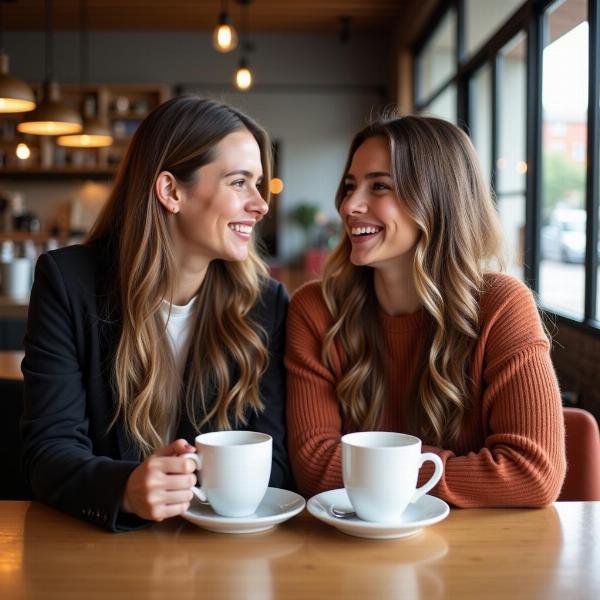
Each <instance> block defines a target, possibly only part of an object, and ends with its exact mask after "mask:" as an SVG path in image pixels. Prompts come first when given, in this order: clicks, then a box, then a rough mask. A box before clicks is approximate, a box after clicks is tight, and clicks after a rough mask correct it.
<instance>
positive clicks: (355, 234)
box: [348, 222, 383, 244]
mask: <svg viewBox="0 0 600 600" xmlns="http://www.w3.org/2000/svg"><path fill="white" fill-rule="evenodd" d="M348 229H349V230H350V241H351V242H352V243H353V244H360V243H364V242H368V241H369V240H372V239H373V238H375V237H377V236H378V235H379V234H380V233H381V232H382V231H383V227H382V226H381V225H375V224H373V223H363V222H354V223H349V224H348Z"/></svg>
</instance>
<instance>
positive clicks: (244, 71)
mask: <svg viewBox="0 0 600 600" xmlns="http://www.w3.org/2000/svg"><path fill="white" fill-rule="evenodd" d="M251 1H252V0H237V2H238V4H239V5H240V6H241V27H240V34H241V38H242V44H241V47H242V55H241V56H240V60H239V62H238V68H237V71H236V72H235V78H234V80H233V82H234V83H235V87H237V89H238V90H240V91H241V92H246V91H248V90H249V89H250V88H251V87H252V86H253V85H254V75H253V74H252V71H251V70H250V63H249V61H248V56H247V55H248V53H250V52H251V51H252V50H253V46H252V44H251V43H250V42H249V41H248V40H247V34H248V6H249V5H250V2H251Z"/></svg>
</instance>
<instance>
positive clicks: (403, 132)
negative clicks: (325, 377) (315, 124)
mask: <svg viewBox="0 0 600 600" xmlns="http://www.w3.org/2000/svg"><path fill="white" fill-rule="evenodd" d="M374 136H381V137H382V138H384V139H385V140H387V142H388V143H389V149H390V156H391V170H392V178H393V181H394V185H395V191H396V193H397V195H398V198H399V200H398V201H399V202H401V203H402V206H403V208H404V209H405V210H406V211H407V213H408V215H409V216H410V217H411V218H412V220H413V221H414V223H415V224H416V225H417V227H418V229H419V231H420V235H419V238H418V241H417V243H416V248H415V252H414V262H413V278H414V285H415V288H416V291H417V294H418V296H419V298H420V300H421V303H422V305H423V307H424V309H425V311H426V312H427V313H428V314H429V316H430V319H429V320H430V321H431V326H430V328H429V332H428V336H429V339H428V343H427V344H426V350H425V353H424V355H423V357H422V368H421V370H420V374H419V376H418V380H417V381H415V382H414V383H413V385H414V390H413V392H414V393H413V394H412V395H411V397H416V401H415V402H413V403H411V405H410V406H409V407H408V408H407V419H408V425H409V428H410V429H411V431H413V432H414V433H416V434H417V435H419V436H420V437H421V438H422V439H423V440H424V441H425V442H427V443H431V444H436V445H441V444H444V443H446V442H453V441H456V439H457V438H458V435H459V433H460V430H461V425H462V422H463V420H464V417H465V414H466V412H467V411H468V410H469V407H470V405H471V403H470V390H469V387H470V386H469V377H468V372H469V365H470V361H471V355H472V352H473V349H474V346H475V343H476V340H477V337H478V334H479V325H480V323H479V321H480V315H479V313H480V309H479V299H480V296H481V293H482V291H483V289H484V273H485V271H486V269H487V268H488V265H490V264H491V263H492V262H494V261H496V265H498V266H500V267H501V266H502V264H503V262H502V258H501V251H500V246H501V235H500V228H499V223H498V217H497V213H496V210H495V207H494V203H493V201H492V198H491V196H490V193H489V192H488V189H487V186H486V184H485V180H484V178H483V175H482V173H481V169H480V166H479V161H478V158H477V155H476V153H475V150H474V148H473V146H472V144H471V142H470V140H469V138H468V136H467V135H466V134H465V133H464V132H463V131H461V130H460V129H459V128H457V127H455V126H454V125H452V124H451V123H448V122H446V121H443V120H440V119H436V118H428V117H419V116H405V117H396V116H391V117H384V118H381V119H380V120H377V121H375V122H373V123H372V124H371V125H369V126H368V127H366V128H365V129H363V130H362V131H360V132H359V133H358V134H357V135H356V136H355V138H354V140H353V141H352V144H351V146H350V152H349V156H348V160H347V163H346V167H345V170H344V174H346V173H347V172H348V169H349V168H350V165H351V163H352V158H353V156H354V153H355V152H356V150H357V149H358V147H359V146H360V145H361V144H362V143H363V142H364V141H365V140H367V139H368V138H371V137H374ZM344 196H345V190H344V178H342V181H341V183H340V185H339V187H338V191H337V194H336V206H337V207H338V209H339V208H340V204H341V203H342V200H343V199H344ZM350 252H351V242H350V240H349V238H348V235H347V234H346V233H343V234H342V238H341V240H340V242H339V245H338V246H337V247H336V249H335V250H334V251H333V253H332V255H331V256H330V258H329V260H328V262H327V263H326V265H325V268H324V273H323V280H322V292H323V296H324V298H325V302H326V304H327V307H328V309H329V311H330V312H331V314H332V315H333V320H334V323H333V325H332V327H331V328H330V329H329V331H328V332H327V335H326V338H325V343H324V347H323V360H324V362H325V364H326V365H327V366H328V367H329V368H330V369H332V370H333V369H334V360H333V352H334V345H335V344H339V345H340V349H341V351H342V352H341V354H342V355H343V356H344V368H343V373H342V376H341V378H340V379H339V381H338V384H337V395H338V399H339V401H340V403H341V406H342V410H343V412H344V414H345V415H347V417H348V418H349V419H350V422H351V423H352V424H353V426H354V427H356V428H357V429H376V428H378V427H379V424H380V419H381V415H382V408H383V404H384V401H385V397H386V393H387V390H386V379H385V373H384V361H383V357H384V352H385V350H384V347H383V341H382V338H383V335H382V331H381V326H380V323H379V320H378V310H377V307H378V303H377V298H376V295H375V291H374V285H373V269H372V268H371V267H362V266H355V265H353V264H352V263H351V262H350ZM357 323H360V327H357V326H356V324H357Z"/></svg>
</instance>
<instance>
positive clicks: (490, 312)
mask: <svg viewBox="0 0 600 600" xmlns="http://www.w3.org/2000/svg"><path fill="white" fill-rule="evenodd" d="M480 310H481V332H482V335H483V336H484V337H486V338H487V339H488V343H493V344H494V345H495V346H497V347H498V348H499V349H500V348H504V349H505V350H507V351H508V350H510V351H512V352H515V351H518V350H519V349H520V348H524V347H527V346H529V345H531V344H535V343H540V344H543V345H547V344H548V339H547V337H546V334H545V332H544V328H543V325H542V321H541V318H540V314H539V310H538V307H537V304H536V301H535V298H534V295H533V293H532V291H531V290H530V289H529V288H528V287H527V286H526V285H525V283H523V282H522V281H521V280H519V279H517V278H516V277H513V276H511V275H507V274H505V273H489V274H486V275H485V279H484V289H483V291H482V294H481V299H480Z"/></svg>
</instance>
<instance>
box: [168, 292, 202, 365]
mask: <svg viewBox="0 0 600 600" xmlns="http://www.w3.org/2000/svg"><path fill="white" fill-rule="evenodd" d="M195 302H196V296H194V297H193V298H192V299H191V300H190V301H189V302H188V303H187V304H186V305H185V306H179V305H177V304H169V303H168V302H167V301H166V300H163V303H162V306H161V307H160V310H161V313H162V316H163V319H164V320H165V322H166V323H167V334H168V337H169V340H170V342H171V349H172V350H173V356H174V357H175V364H176V365H177V370H178V371H179V374H180V375H181V376H183V370H184V369H185V359H186V357H187V353H188V348H189V343H190V328H191V326H192V319H193V316H194V303H195ZM169 309H170V314H169Z"/></svg>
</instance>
